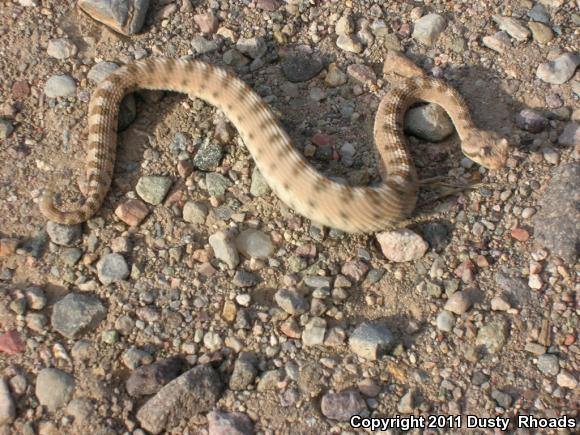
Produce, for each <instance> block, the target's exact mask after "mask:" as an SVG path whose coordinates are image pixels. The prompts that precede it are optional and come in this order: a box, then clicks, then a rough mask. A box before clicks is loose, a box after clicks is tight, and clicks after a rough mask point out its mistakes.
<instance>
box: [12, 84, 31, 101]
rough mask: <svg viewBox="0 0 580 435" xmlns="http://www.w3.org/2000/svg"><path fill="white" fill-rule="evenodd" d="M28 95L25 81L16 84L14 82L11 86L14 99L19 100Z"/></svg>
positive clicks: (28, 87) (28, 88) (28, 91)
mask: <svg viewBox="0 0 580 435" xmlns="http://www.w3.org/2000/svg"><path fill="white" fill-rule="evenodd" d="M29 95H30V86H28V83H27V82H26V81H25V80H18V81H17V82H14V84H13V85H12V96H13V97H14V98H16V99H17V100H18V99H21V98H26V97H28V96H29Z"/></svg>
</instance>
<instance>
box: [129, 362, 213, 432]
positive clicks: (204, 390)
mask: <svg viewBox="0 0 580 435" xmlns="http://www.w3.org/2000/svg"><path fill="white" fill-rule="evenodd" d="M223 387H224V385H223V382H222V380H221V379H220V376H219V375H218V373H217V372H216V371H215V370H213V369H212V368H211V367H209V366H197V367H194V368H192V369H191V370H189V371H187V372H185V373H184V374H182V375H181V376H179V377H178V378H176V379H174V380H173V381H171V382H169V383H168V384H167V385H165V386H164V387H163V388H162V389H161V390H159V392H158V393H157V394H156V395H155V396H153V397H152V398H151V399H149V400H148V401H147V403H145V405H143V406H142V407H141V409H139V411H137V420H138V421H139V423H140V424H141V427H142V428H143V429H145V430H146V431H148V432H150V433H152V434H158V433H161V432H163V431H164V430H171V429H172V428H173V427H175V426H176V425H177V424H179V423H180V422H181V421H182V420H186V419H187V420H188V419H189V418H191V417H192V416H193V415H196V414H201V413H205V412H208V411H210V410H211V409H213V407H214V406H215V404H216V402H217V401H218V400H219V398H220V396H221V394H222V390H223Z"/></svg>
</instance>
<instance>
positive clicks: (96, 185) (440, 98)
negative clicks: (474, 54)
mask: <svg viewBox="0 0 580 435" xmlns="http://www.w3.org/2000/svg"><path fill="white" fill-rule="evenodd" d="M137 89H162V90H170V91H177V92H184V93H188V94H190V95H193V96H196V97H198V98H201V99H203V100H205V101H206V102H208V103H210V104H212V105H214V106H216V107H217V108H219V109H220V110H222V111H223V112H224V113H225V115H226V117H227V118H228V119H229V120H230V121H231V122H232V123H233V124H234V125H235V127H236V128H237V129H238V131H239V133H240V135H241V137H242V139H243V141H244V143H245V144H246V146H247V147H248V149H249V151H250V153H251V154H252V157H253V158H254V160H255V162H256V165H257V167H258V168H259V170H260V172H261V173H262V175H263V176H264V178H265V180H266V181H267V183H268V184H269V186H270V187H271V188H272V190H273V192H274V193H275V194H276V195H277V196H278V197H279V198H280V199H281V200H282V201H283V202H284V203H286V204H287V205H288V206H289V207H291V208H292V209H294V210H295V211H296V212H298V213H299V214H301V215H303V216H305V217H307V218H309V219H311V220H312V221H314V222H316V223H318V224H320V225H325V226H328V227H331V228H337V229H340V230H343V231H346V232H351V233H352V232H372V231H376V230H380V229H384V228H387V227H390V226H392V225H394V224H396V223H398V222H400V221H402V220H404V219H406V218H407V217H409V215H410V214H411V212H412V211H413V209H414V207H415V203H416V198H417V190H418V186H419V182H418V179H417V175H416V171H415V167H414V165H413V162H412V159H411V157H410V154H409V152H408V150H407V148H406V146H405V137H404V134H403V119H404V114H405V111H406V110H407V109H408V108H409V107H410V106H411V105H412V104H414V103H415V102H417V101H428V102H433V103H436V104H439V105H440V106H442V107H443V108H444V109H445V110H446V111H447V113H448V114H449V116H450V117H451V120H452V121H453V124H454V126H455V128H456V129H457V132H458V134H459V137H460V139H461V148H462V151H463V153H464V154H465V155H467V156H468V157H469V158H471V159H472V160H474V161H475V162H477V163H479V164H480V165H482V166H484V167H487V168H489V169H498V168H501V167H502V166H504V165H505V162H506V159H507V153H508V149H509V147H508V143H507V141H506V140H505V139H503V138H501V137H500V136H499V135H497V134H495V133H493V132H489V131H483V130H479V129H477V128H476V127H475V126H474V124H473V122H472V121H471V117H470V115H469V111H468V109H467V105H466V103H465V101H464V100H463V98H462V97H461V95H460V94H459V93H458V92H457V91H456V90H455V89H453V88H451V87H450V86H449V85H447V84H446V83H444V82H443V81H441V80H437V79H434V78H428V77H426V76H418V77H411V78H407V79H405V80H404V81H402V82H401V83H400V85H399V86H398V87H396V88H395V89H394V90H392V92H390V93H389V94H388V95H387V96H386V97H384V98H383V100H382V101H381V103H380V105H379V108H378V110H377V114H376V118H375V124H374V137H375V144H376V147H377V151H378V154H379V157H380V170H381V174H382V180H383V181H382V182H381V183H380V184H379V185H377V186H372V187H371V186H368V187H349V186H347V185H344V184H340V183H337V182H335V181H332V180H331V179H329V178H327V177H324V176H322V175H321V174H320V173H319V172H318V171H316V170H315V169H314V168H313V167H312V166H310V164H309V163H308V162H307V161H306V159H305V158H304V156H302V154H301V153H300V152H298V151H297V150H296V148H294V146H293V145H292V143H291V141H290V138H289V137H288V134H287V133H286V132H285V131H284V130H283V129H282V127H281V126H280V124H279V122H278V120H277V119H276V117H275V116H274V114H273V113H272V111H271V110H270V109H269V108H268V106H267V105H266V104H265V103H264V101H262V99H261V98H260V97H259V96H258V95H257V94H256V93H255V92H253V91H252V90H251V89H250V88H249V86H248V85H247V84H245V83H244V82H243V81H241V80H240V79H238V78H237V77H235V76H234V75H232V74H230V73H229V72H227V71H225V70H223V69H221V68H217V67H214V66H212V65H209V64H207V63H204V62H201V61H197V60H185V59H183V60H173V59H164V58H160V59H153V60H145V61H141V62H137V63H134V64H128V65H125V66H123V67H120V68H119V69H117V70H116V71H114V72H113V73H112V74H111V75H109V76H108V77H107V78H106V79H105V80H104V81H102V82H101V83H100V84H99V85H98V87H97V88H96V90H95V91H94V93H93V95H92V98H91V101H90V104H89V119H88V124H89V137H88V155H87V168H86V176H87V186H88V192H87V195H86V200H85V202H84V203H83V204H82V205H80V206H79V207H78V208H76V209H74V210H69V211H63V210H60V209H57V208H56V206H55V204H54V196H53V193H52V192H50V191H47V192H45V194H44V196H43V197H42V198H41V200H40V209H41V211H42V213H43V214H44V215H45V216H46V217H47V218H48V219H50V220H51V221H54V222H58V223H62V224H75V223H79V222H83V221H86V220H87V219H89V218H90V217H91V216H92V215H94V214H95V213H96V212H97V211H98V210H99V208H100V207H101V204H102V203H103V200H104V198H105V196H106V194H107V192H108V190H109V187H110V185H111V181H112V177H113V169H114V165H115V155H116V146H117V137H116V135H117V118H118V111H119V104H120V102H121V99H122V98H123V96H124V95H125V94H127V93H129V92H132V91H134V90H137Z"/></svg>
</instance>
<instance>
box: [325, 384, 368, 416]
mask: <svg viewBox="0 0 580 435" xmlns="http://www.w3.org/2000/svg"><path fill="white" fill-rule="evenodd" d="M320 410H321V411H322V414H323V415H324V416H325V417H326V418H330V419H332V420H337V421H349V419H350V418H351V417H352V416H353V415H362V416H365V415H368V414H369V410H368V407H367V404H366V401H365V400H364V398H363V397H362V396H361V395H360V394H359V393H358V392H356V391H350V390H349V391H342V392H340V393H326V394H325V395H324V396H322V400H321V401H320Z"/></svg>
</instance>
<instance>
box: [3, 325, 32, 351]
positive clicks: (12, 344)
mask: <svg viewBox="0 0 580 435" xmlns="http://www.w3.org/2000/svg"><path fill="white" fill-rule="evenodd" d="M25 350H26V345H25V344H24V343H23V342H22V340H21V339H20V334H19V333H18V332H17V331H8V332H5V333H4V334H2V335H0V352H4V353H7V354H9V355H14V354H16V353H21V352H24V351H25Z"/></svg>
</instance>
